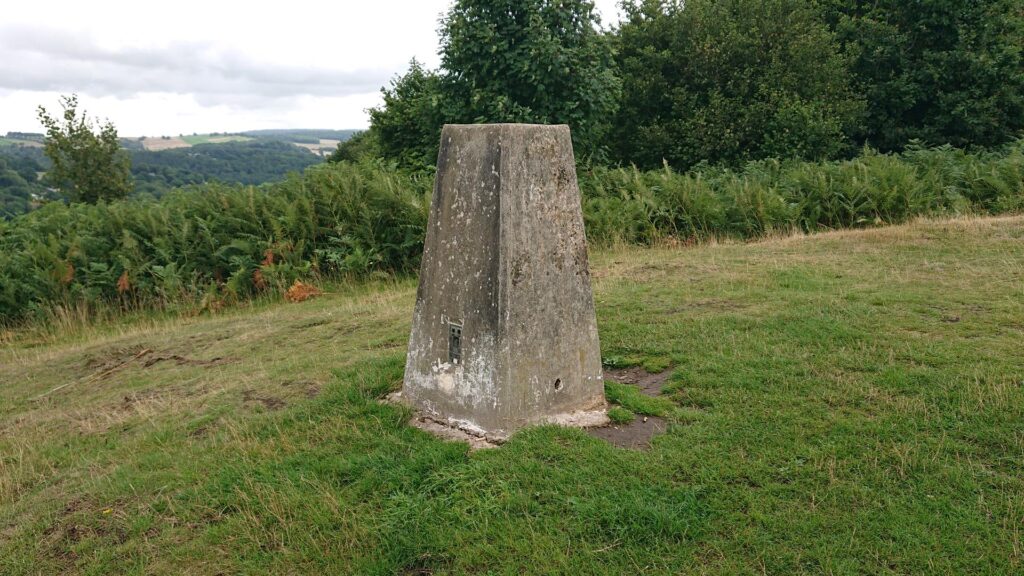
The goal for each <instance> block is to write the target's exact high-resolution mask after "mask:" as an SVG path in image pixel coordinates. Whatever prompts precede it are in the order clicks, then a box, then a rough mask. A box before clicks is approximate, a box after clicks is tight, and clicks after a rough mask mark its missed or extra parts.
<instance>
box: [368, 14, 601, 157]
mask: <svg viewBox="0 0 1024 576" xmlns="http://www.w3.org/2000/svg"><path fill="white" fill-rule="evenodd" d="M440 54H441V67H440V69H439V70H438V71H437V72H430V71H427V70H424V69H423V68H422V67H421V66H419V65H418V64H415V63H414V65H413V66H412V67H411V68H410V70H409V72H408V73H407V74H406V75H405V76H403V77H401V78H399V79H397V80H396V81H395V82H394V83H393V84H392V86H391V87H390V88H389V89H385V90H384V105H383V106H382V107H380V108H377V109H375V110H372V111H371V113H370V114H371V131H374V132H376V133H377V135H378V136H379V142H380V146H381V150H382V152H383V154H384V155H385V156H386V157H389V158H395V159H397V160H399V161H400V162H401V163H403V164H405V165H411V166H414V167H418V166H420V165H423V164H424V163H426V164H428V165H429V164H433V163H434V162H435V161H436V156H437V144H438V137H439V135H440V128H441V125H442V124H444V123H445V122H461V123H477V122H534V123H545V124H568V125H569V126H570V127H571V128H572V133H573V143H574V145H575V147H576V151H577V156H579V157H596V158H601V157H603V155H604V150H605V148H606V145H607V139H606V136H607V134H608V131H609V127H610V121H611V119H612V115H613V114H614V111H615V109H616V107H617V104H618V97H619V91H620V87H621V82H620V81H619V78H618V76H617V74H616V72H615V62H614V53H613V46H612V42H611V39H610V38H609V37H608V36H607V35H606V34H605V33H603V32H602V31H601V29H600V18H599V16H598V14H597V12H596V10H595V9H594V4H593V2H591V1H590V0H458V1H457V2H455V4H454V5H453V6H452V8H451V9H450V11H449V12H448V13H447V15H446V16H445V17H444V18H443V19H442V21H441V50H440Z"/></svg>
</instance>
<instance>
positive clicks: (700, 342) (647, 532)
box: [0, 217, 1024, 575]
mask: <svg viewBox="0 0 1024 576" xmlns="http://www.w3.org/2000/svg"><path fill="white" fill-rule="evenodd" d="M592 270H593V277H594V290H595V299H596V303H597V309H598V321H599V327H600V333H601V343H602V348H603V355H604V356H605V357H606V359H608V358H619V359H628V360H623V362H628V363H630V364H636V365H644V364H649V365H650V366H651V367H661V366H672V369H673V370H674V372H673V377H672V380H671V383H670V385H669V386H668V387H667V388H666V389H667V390H670V392H667V393H666V394H665V397H664V398H662V399H659V400H658V401H657V404H656V407H658V408H661V409H665V410H666V411H667V413H668V414H669V415H670V422H671V425H670V427H669V430H668V432H667V433H666V434H665V435H663V436H661V437H659V438H656V439H655V441H654V444H653V447H652V449H651V450H650V451H648V452H631V451H625V450H620V449H616V448H613V447H611V446H609V445H607V444H605V443H604V442H603V441H600V440H598V439H595V438H592V437H589V436H587V435H586V434H584V433H582V432H580V431H575V430H566V429H559V428H554V427H541V428H533V429H529V430H526V431H524V432H521V433H519V434H517V435H515V436H514V437H513V438H512V440H511V441H510V442H509V443H507V444H506V445H504V446H503V447H501V448H500V449H497V450H484V451H479V452H474V453H468V452H467V449H466V447H465V446H463V445H460V444H455V443H448V442H443V441H440V440H437V439H434V438H433V437H431V436H428V435H426V434H425V433H423V432H421V431H419V430H415V429H412V428H410V427H407V426H405V425H404V422H405V420H406V419H407V418H408V416H409V415H408V413H407V412H406V411H405V410H403V409H400V408H396V407H393V406H388V405H383V404H380V403H379V402H377V400H376V399H377V398H379V397H381V396H382V395H383V394H385V393H387V392H388V391H390V390H393V389H395V388H396V387H398V386H399V385H400V381H401V377H402V370H403V357H404V351H405V341H406V338H407V332H408V329H409V321H410V317H411V310H412V303H413V299H414V294H415V286H414V283H412V282H399V283H392V284H374V285H369V286H348V287H344V286H343V287H334V288H329V290H330V292H331V294H329V295H328V296H326V297H323V298H320V299H316V300H312V301H309V302H306V303H302V304H293V305H286V304H276V303H273V304H271V303H256V304H252V305H249V306H245V307H241V308H238V309H233V310H230V311H227V312H225V313H222V314H219V315H216V316H212V317H209V316H204V317H197V318H177V319H175V318H168V317H161V316H145V317H141V318H135V319H133V320H131V321H127V320H126V321H121V322H112V323H105V324H101V325H95V326H84V327H79V328H76V329H74V330H70V331H68V332H67V333H64V334H61V335H59V336H53V335H50V334H48V333H47V332H45V331H36V332H24V333H16V334H7V335H6V336H4V338H6V340H3V341H5V345H4V348H3V349H2V350H0V573H2V574H10V575H18V574H36V573H71V574H107V573H138V574H143V573H145V574H160V573H175V574H177V573H183V572H187V573H193V574H218V573H268V572H269V573H312V572H322V573H351V574H395V573H400V574H429V573H433V574H464V573H473V574H521V573H556V574H557V573H561V574H618V573H624V572H628V573H651V574H675V573H706V574H751V573H756V574H761V573H774V574H790V573H794V574H823V573H824V574H949V573H957V574H1015V573H1016V574H1019V573H1021V571H1022V570H1024V542H1022V531H1024V427H1022V422H1024V355H1022V354H1021V350H1022V347H1021V346H1022V345H1021V342H1022V336H1024V218H1021V217H1005V218H989V219H961V220H953V221H944V222H924V221H922V222H915V223H913V224H909V225H904V226H897V227H890V228H879V229H872V230H865V231H847V232H837V233H829V234H822V235H818V236H811V237H804V236H791V237H783V238H776V239H773V240H768V241H763V242H759V243H756V244H731V243H722V244H709V245H704V246H698V247H690V248H676V249H670V248H650V249H640V248H625V249H617V250H611V251H605V252H598V253H595V254H593V255H592ZM147 365H148V366H147ZM65 385H66V387H64V388H61V389H59V390H56V391H53V390H55V389H56V388H57V387H59V386H65ZM51 391H52V392H51ZM614 391H617V392H618V393H620V396H621V397H622V398H626V399H627V400H623V401H622V402H623V404H627V402H628V400H629V397H628V396H627V395H628V391H625V390H623V389H621V388H619V387H616V386H614V385H610V386H609V393H610V394H611V393H613V392H614ZM633 400H635V398H633ZM626 408H629V409H631V410H634V411H638V408H637V407H636V406H635V405H633V406H629V405H627V406H626ZM650 408H651V407H650V406H646V407H640V408H639V410H640V411H642V410H644V409H650Z"/></svg>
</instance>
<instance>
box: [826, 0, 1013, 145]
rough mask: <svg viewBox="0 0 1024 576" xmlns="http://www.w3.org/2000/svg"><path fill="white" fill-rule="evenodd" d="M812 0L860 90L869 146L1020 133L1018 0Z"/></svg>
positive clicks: (975, 141) (981, 141)
mask: <svg viewBox="0 0 1024 576" xmlns="http://www.w3.org/2000/svg"><path fill="white" fill-rule="evenodd" d="M819 3H820V4H822V5H823V7H824V10H825V15H826V18H827V20H828V22H829V24H830V25H831V26H832V28H833V29H834V30H835V32H836V35H837V37H838V38H839V40H840V42H841V43H842V46H843V49H844V50H845V52H846V53H847V54H849V55H850V58H851V70H852V73H853V76H854V78H855V79H856V82H857V87H858V90H859V91H861V92H863V93H864V94H865V95H866V97H867V103H868V108H867V119H866V125H865V131H864V134H863V138H864V140H866V142H867V143H868V144H870V145H871V146H873V147H877V148H880V149H882V150H884V151H890V150H899V149H901V148H903V146H904V145H906V144H907V143H908V142H910V141H911V140H914V139H917V140H921V141H922V142H924V143H927V144H932V145H939V144H952V145H954V146H960V147H964V146H971V145H981V146H993V145H997V144H1001V143H1003V142H1007V141H1009V140H1011V139H1013V138H1015V137H1017V136H1018V135H1019V133H1020V131H1021V130H1024V52H1022V41H1021V39H1022V38H1024V11H1022V10H1021V5H1020V0H974V1H971V2H965V1H963V0H916V1H915V2H907V1H905V0H871V1H870V2H868V1H865V0H819Z"/></svg>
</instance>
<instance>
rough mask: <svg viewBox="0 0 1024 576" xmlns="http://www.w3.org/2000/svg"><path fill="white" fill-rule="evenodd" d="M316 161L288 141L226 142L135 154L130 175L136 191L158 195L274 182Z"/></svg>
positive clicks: (311, 155)
mask: <svg viewBox="0 0 1024 576" xmlns="http://www.w3.org/2000/svg"><path fill="white" fill-rule="evenodd" d="M319 162H322V159H321V158H320V157H319V156H317V155H314V154H310V153H309V151H308V150H306V149H304V148H301V147H298V146H296V145H294V144H291V143H289V142H282V141H272V140H268V141H263V140H248V141H228V142H223V143H206V144H196V145H194V146H188V147H185V148H175V149H170V150H161V151H159V152H157V151H149V150H138V151H134V152H132V175H133V176H134V177H135V186H136V191H137V192H148V193H151V194H154V195H156V196H159V195H161V194H163V192H165V191H166V190H168V189H171V188H177V187H180V186H187V185H190V184H202V183H204V182H212V181H217V182H229V183H240V184H263V183H265V182H273V181H277V180H281V179H282V178H284V176H285V175H286V174H288V173H289V172H300V171H302V170H304V169H305V168H306V167H307V166H310V165H312V164H317V163H319Z"/></svg>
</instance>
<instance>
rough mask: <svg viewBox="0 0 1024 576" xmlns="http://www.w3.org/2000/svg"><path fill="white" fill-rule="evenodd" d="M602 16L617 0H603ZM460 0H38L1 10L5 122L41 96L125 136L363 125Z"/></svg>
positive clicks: (30, 121) (428, 47)
mask: <svg viewBox="0 0 1024 576" xmlns="http://www.w3.org/2000/svg"><path fill="white" fill-rule="evenodd" d="M595 4H596V5H597V8H598V11H599V12H600V13H601V19H602V22H603V23H604V24H605V25H606V26H607V25H608V24H613V23H615V22H617V21H618V14H619V11H618V9H617V7H616V5H617V4H618V0H597V1H596V2H595ZM450 5H451V1H450V0H405V1H399V0H371V1H352V0H333V1H320V0H304V1H300V2H279V1H278V2H264V1H261V0H251V1H249V2H245V3H235V2H218V1H216V0H202V1H197V0H175V1H173V2H139V1H138V0H133V1H121V0H96V1H93V2H83V1H81V0H35V1H33V2H12V3H5V6H4V8H3V11H2V12H3V14H2V17H0V135H2V134H4V133H6V132H8V131H20V132H41V131H42V126H41V125H40V124H39V121H38V119H37V118H36V108H37V107H38V106H40V105H41V106H44V107H46V108H47V109H48V110H49V111H50V112H51V113H54V114H55V113H57V112H59V110H60V104H59V96H60V95H61V94H71V93H77V94H78V98H79V110H85V111H86V112H87V113H88V115H89V116H90V117H98V118H100V119H103V120H107V119H109V120H110V121H112V122H113V123H114V125H115V126H117V129H118V132H119V133H120V134H121V135H122V136H162V135H168V136H172V135H178V134H191V133H193V132H196V133H200V134H202V133H208V132H240V131H243V130H255V129H263V128H335V129H342V128H365V127H366V126H368V124H369V117H368V115H367V113H366V109H367V108H370V107H372V106H375V105H377V104H378V103H379V102H380V88H381V87H382V86H384V85H386V84H388V83H389V82H390V80H391V79H392V78H394V77H395V75H397V74H401V73H402V72H404V71H405V70H406V69H407V68H408V64H409V60H410V59H412V58H416V59H417V60H419V61H420V62H422V63H423V64H425V65H426V66H427V67H429V68H434V67H436V66H437V64H438V62H439V57H438V55H437V48H438V36H437V27H438V19H439V18H440V16H441V14H442V13H443V12H445V10H446V9H447V8H448V7H449V6H450Z"/></svg>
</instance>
